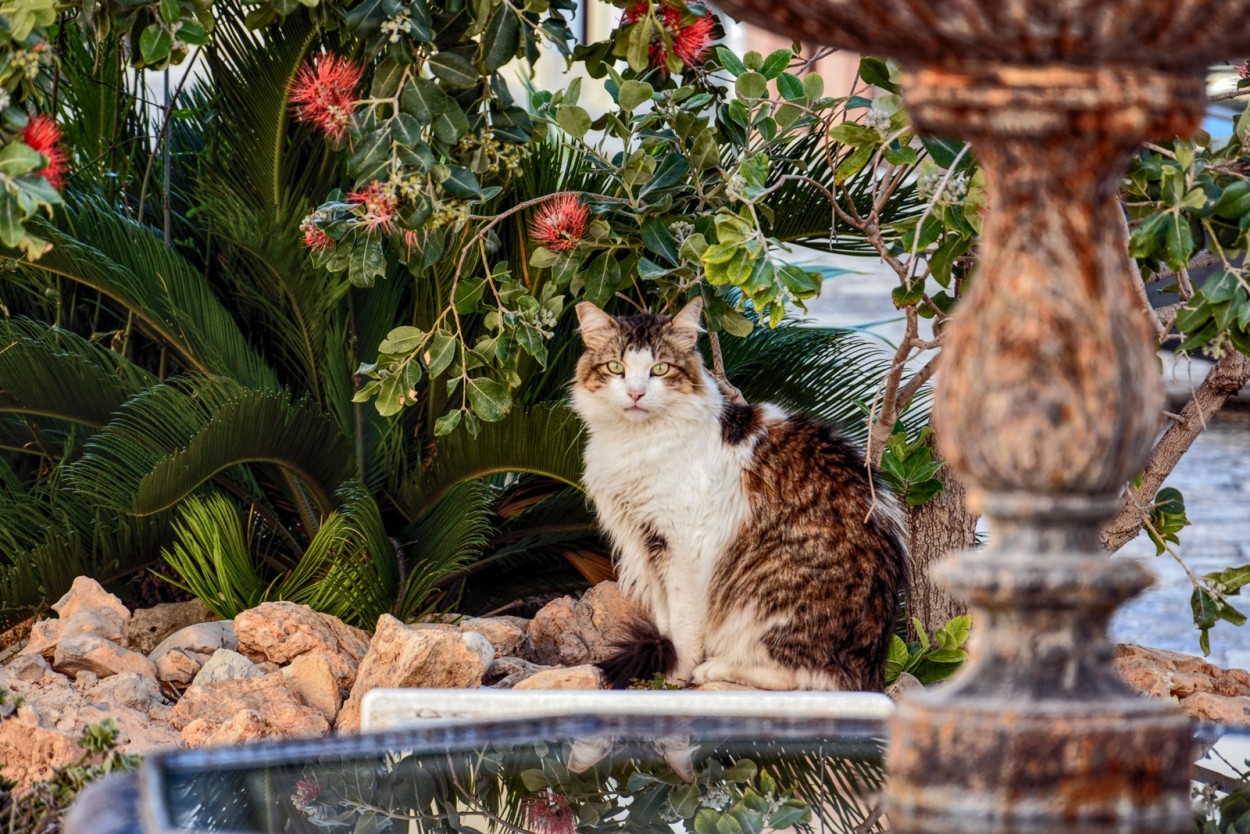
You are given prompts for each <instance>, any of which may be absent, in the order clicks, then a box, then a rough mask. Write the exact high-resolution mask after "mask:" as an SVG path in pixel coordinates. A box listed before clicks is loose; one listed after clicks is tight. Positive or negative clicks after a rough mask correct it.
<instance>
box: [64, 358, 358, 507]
mask: <svg viewBox="0 0 1250 834" xmlns="http://www.w3.org/2000/svg"><path fill="white" fill-rule="evenodd" d="M242 463H270V464H276V465H278V466H279V467H281V468H282V469H284V470H286V471H287V472H289V473H291V474H293V475H295V476H297V477H298V478H299V479H300V480H301V481H302V482H303V484H304V485H305V486H306V487H307V488H308V490H309V492H310V493H311V494H312V496H313V498H314V499H315V500H316V502H317V504H318V505H319V507H320V508H321V511H322V513H323V514H328V513H329V512H330V511H331V510H333V509H334V506H335V501H334V498H333V495H334V490H335V489H336V488H337V487H338V486H339V485H340V484H341V483H342V481H343V480H344V479H345V478H346V477H347V476H348V474H349V472H350V470H351V446H350V443H349V442H348V440H347V438H345V437H344V436H343V435H342V433H341V432H340V431H339V429H338V427H337V426H336V425H335V424H334V421H333V420H332V419H330V418H329V417H328V416H326V415H325V414H323V413H322V412H320V411H319V410H318V409H317V408H316V407H315V406H313V405H312V404H311V403H309V402H308V401H307V400H300V401H296V402H292V401H291V400H290V398H289V397H288V396H287V395H286V394H283V393H272V392H268V391H255V390H249V389H246V388H243V387H241V386H239V385H237V384H235V383H233V382H231V381H229V380H225V379H212V378H205V377H188V378H182V379H179V380H174V381H171V382H167V383H165V384H163V385H160V386H157V387H155V388H152V389H150V390H148V391H146V392H144V393H143V394H140V395H139V396H137V397H134V398H132V399H131V400H130V401H129V402H127V403H126V405H125V406H124V407H123V408H122V410H121V412H120V413H119V414H118V415H117V417H116V418H114V419H113V420H112V421H111V422H110V423H109V424H108V426H106V427H105V429H104V430H103V431H101V432H100V433H99V434H97V435H96V436H95V437H93V438H91V440H89V441H88V443H87V446H86V451H85V453H84V454H83V457H82V459H81V460H79V461H78V462H77V463H75V464H74V465H73V467H72V468H71V473H70V482H71V483H72V484H73V485H74V486H75V487H76V488H77V489H80V490H82V491H84V492H86V493H88V494H89V495H91V496H92V498H93V499H94V500H97V501H99V502H100V503H102V504H105V505H107V506H110V507H113V508H115V509H118V510H121V511H123V512H128V513H133V514H137V515H145V514H148V513H153V512H156V511H158V510H162V509H165V508H167V507H171V506H173V505H174V504H175V503H177V502H178V501H180V500H181V499H183V498H185V497H186V496H187V495H188V494H189V493H190V492H192V491H193V490H194V489H195V488H196V487H198V486H199V485H200V484H202V483H204V482H205V481H207V480H208V479H209V478H212V477H213V476H214V475H216V474H217V473H219V472H221V471H223V470H225V469H228V468H229V467H232V466H237V465H239V464H242Z"/></svg>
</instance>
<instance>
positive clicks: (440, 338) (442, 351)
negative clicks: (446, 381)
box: [424, 328, 456, 377]
mask: <svg viewBox="0 0 1250 834" xmlns="http://www.w3.org/2000/svg"><path fill="white" fill-rule="evenodd" d="M455 355H456V340H455V339H454V338H453V337H452V335H451V334H450V333H448V332H447V331H446V330H443V329H442V328H439V329H438V330H437V331H436V332H435V333H434V338H433V340H431V342H430V346H429V348H428V349H427V350H426V352H425V357H424V358H425V367H426V372H427V373H428V374H429V375H430V376H431V377H436V376H438V375H439V374H441V373H442V372H443V371H445V370H447V366H448V365H450V364H451V360H452V359H453V358H454V357H455Z"/></svg>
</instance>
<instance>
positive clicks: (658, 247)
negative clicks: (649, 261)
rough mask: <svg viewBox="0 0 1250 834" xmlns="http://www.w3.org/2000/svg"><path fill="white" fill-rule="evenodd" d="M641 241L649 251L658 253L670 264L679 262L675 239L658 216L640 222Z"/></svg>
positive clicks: (673, 264) (675, 264) (674, 264)
mask: <svg viewBox="0 0 1250 834" xmlns="http://www.w3.org/2000/svg"><path fill="white" fill-rule="evenodd" d="M642 242H643V245H644V246H646V247H647V250H648V251H650V252H653V253H655V254H656V255H659V256H660V257H662V258H664V259H665V260H666V261H668V262H669V264H670V265H672V266H677V265H678V264H679V263H681V260H680V258H679V257H678V255H677V240H676V239H675V238H674V237H673V233H672V232H670V231H669V229H668V224H667V223H665V222H664V221H663V220H661V219H660V218H658V217H650V218H648V219H647V221H646V222H645V223H643V224H642Z"/></svg>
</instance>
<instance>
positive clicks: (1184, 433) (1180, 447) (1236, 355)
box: [1102, 350, 1250, 551]
mask: <svg viewBox="0 0 1250 834" xmlns="http://www.w3.org/2000/svg"><path fill="white" fill-rule="evenodd" d="M1248 381H1250V357H1247V356H1246V355H1245V354H1243V353H1241V352H1239V351H1234V350H1230V351H1229V352H1228V353H1226V354H1225V355H1224V357H1223V358H1222V359H1220V361H1219V362H1216V363H1215V366H1214V367H1213V368H1211V371H1210V373H1208V374H1207V378H1206V379H1204V380H1203V381H1202V384H1201V385H1199V386H1198V390H1197V391H1195V392H1194V395H1193V397H1192V398H1190V400H1189V402H1188V403H1186V404H1185V407H1184V408H1183V409H1181V413H1180V415H1179V418H1178V419H1177V420H1176V421H1175V422H1173V423H1172V426H1171V427H1170V428H1169V429H1168V430H1167V432H1165V433H1164V435H1163V437H1162V438H1160V439H1159V442H1158V443H1156V444H1155V448H1154V451H1153V452H1152V453H1151V455H1150V461H1149V462H1148V463H1147V464H1146V468H1145V469H1144V470H1143V471H1142V483H1141V486H1140V487H1136V488H1129V489H1127V490H1125V496H1124V504H1125V506H1124V509H1122V510H1121V511H1120V514H1119V515H1117V516H1116V517H1115V518H1114V519H1112V520H1111V522H1110V523H1109V524H1107V526H1106V527H1104V528H1103V531H1102V544H1103V547H1105V548H1107V549H1108V550H1111V551H1115V550H1119V549H1120V548H1121V547H1123V546H1124V545H1125V544H1127V543H1128V542H1130V541H1132V540H1133V539H1134V538H1136V537H1137V534H1138V533H1139V532H1141V529H1142V524H1143V521H1144V519H1145V518H1146V517H1147V516H1148V515H1149V512H1150V506H1151V502H1153V500H1154V496H1155V494H1156V493H1157V492H1158V491H1159V488H1160V487H1161V486H1163V482H1164V481H1165V480H1167V477H1168V475H1170V474H1172V470H1173V469H1174V468H1176V464H1177V462H1178V461H1180V459H1181V457H1182V456H1183V455H1184V454H1185V452H1186V451H1188V450H1189V447H1190V445H1192V444H1193V442H1194V439H1195V438H1196V437H1197V436H1198V435H1199V434H1201V433H1202V432H1203V430H1204V429H1206V427H1207V422H1208V421H1209V420H1210V419H1211V418H1212V417H1213V416H1215V413H1216V412H1217V411H1219V410H1220V409H1221V408H1222V407H1223V406H1224V403H1225V402H1227V401H1228V398H1229V397H1231V396H1232V395H1233V394H1235V393H1237V392H1238V391H1240V390H1241V389H1242V387H1243V386H1244V385H1245V384H1246V382H1248Z"/></svg>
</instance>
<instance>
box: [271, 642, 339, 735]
mask: <svg viewBox="0 0 1250 834" xmlns="http://www.w3.org/2000/svg"><path fill="white" fill-rule="evenodd" d="M282 674H283V675H284V676H285V677H286V682H287V685H288V686H290V687H291V691H293V692H294V693H295V694H296V695H298V696H299V697H300V699H301V700H303V702H304V703H306V704H308V705H309V706H310V707H316V708H317V710H319V711H320V712H321V714H322V715H324V716H325V719H326V721H327V722H329V723H330V724H333V723H334V719H335V718H336V717H338V714H339V709H341V708H342V706H343V694H342V692H341V691H340V690H339V685H338V681H336V680H335V679H334V672H333V670H332V669H331V668H330V662H329V661H328V660H326V658H325V656H324V655H320V654H311V653H310V654H302V655H300V656H299V657H297V658H295V659H294V660H292V661H291V665H289V666H287V667H286V668H284V669H283V670H282Z"/></svg>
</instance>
